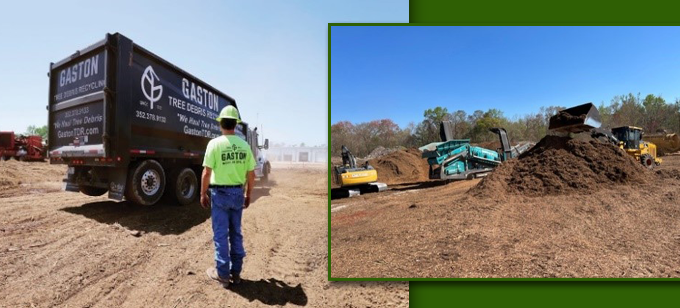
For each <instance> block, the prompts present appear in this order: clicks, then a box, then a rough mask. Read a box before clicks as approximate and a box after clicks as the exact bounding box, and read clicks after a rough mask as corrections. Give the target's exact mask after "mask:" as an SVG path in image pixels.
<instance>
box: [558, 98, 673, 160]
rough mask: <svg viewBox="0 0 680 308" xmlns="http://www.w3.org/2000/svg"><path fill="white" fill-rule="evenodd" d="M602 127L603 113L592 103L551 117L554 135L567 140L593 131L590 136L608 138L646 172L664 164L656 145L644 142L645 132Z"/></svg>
mask: <svg viewBox="0 0 680 308" xmlns="http://www.w3.org/2000/svg"><path fill="white" fill-rule="evenodd" d="M600 126H601V120H600V112H599V111H598V110H597V108H596V107H595V105H593V104H592V103H586V104H583V105H578V106H576V107H571V108H568V109H564V110H562V111H560V112H559V113H558V114H556V115H554V116H552V117H550V122H549V125H548V131H549V132H550V133H551V134H553V135H557V136H564V137H566V136H569V135H570V134H577V133H582V132H588V131H590V132H591V136H593V137H596V138H599V137H605V138H606V140H608V141H609V142H612V143H613V144H614V145H616V146H618V147H619V148H621V150H623V151H625V152H626V153H627V154H628V155H630V156H632V157H633V158H635V160H637V161H639V162H640V163H641V164H642V165H643V166H645V167H647V168H653V167H654V166H655V165H657V166H658V165H659V164H661V159H660V158H658V157H657V153H656V145H655V144H653V143H651V142H646V141H642V135H643V131H642V128H640V127H635V126H621V127H616V128H614V129H612V130H611V131H607V130H604V129H601V128H600Z"/></svg>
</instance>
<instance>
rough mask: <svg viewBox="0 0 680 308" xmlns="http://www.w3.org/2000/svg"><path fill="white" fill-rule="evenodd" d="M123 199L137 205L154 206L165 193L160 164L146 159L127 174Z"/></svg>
mask: <svg viewBox="0 0 680 308" xmlns="http://www.w3.org/2000/svg"><path fill="white" fill-rule="evenodd" d="M126 186H127V187H126V188H125V190H126V193H125V197H126V198H127V199H128V200H130V201H132V202H134V203H137V204H139V205H154V204H156V202H158V200H160V199H161V197H162V196H163V192H164V191H165V171H164V170H163V167H162V166H161V164H159V163H158V162H157V161H155V160H153V159H147V160H145V161H142V162H140V163H138V164H136V165H134V166H132V168H131V170H130V171H129V172H128V178H127V185H126Z"/></svg>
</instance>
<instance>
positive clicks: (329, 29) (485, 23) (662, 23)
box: [328, 13, 680, 282]
mask: <svg viewBox="0 0 680 308" xmlns="http://www.w3.org/2000/svg"><path fill="white" fill-rule="evenodd" d="M412 14H413V13H412ZM482 25H483V26H578V25H581V26H617V25H618V26H620V25H627V26H631V25H653V26H677V25H680V23H678V22H659V23H649V22H632V23H630V22H626V23H621V22H602V23H593V22H576V23H573V22H553V23H550V22H542V23H536V22H533V23H532V22H445V23H329V24H328V147H329V150H328V280H329V281H590V282H595V281H636V282H641V281H680V278H417V277H411V278H337V277H332V276H331V256H332V255H331V180H332V179H331V174H332V172H331V169H332V162H331V151H330V148H331V28H332V27H342V26H482Z"/></svg>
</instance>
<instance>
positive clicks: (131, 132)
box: [47, 33, 268, 205]
mask: <svg viewBox="0 0 680 308" xmlns="http://www.w3.org/2000/svg"><path fill="white" fill-rule="evenodd" d="M48 76H49V83H50V84H49V103H48V106H47V109H48V128H49V138H48V145H47V149H48V153H49V157H50V163H52V164H68V171H67V174H66V178H65V179H64V189H65V190H67V191H74V192H82V193H84V194H86V195H90V196H101V195H103V194H105V193H108V197H109V198H111V199H115V200H122V199H123V198H125V199H126V200H129V201H132V202H134V203H137V204H141V205H152V204H155V203H157V202H158V201H159V200H160V198H161V197H162V196H163V194H164V193H166V194H169V195H170V196H172V197H174V198H175V199H176V200H177V201H178V203H179V204H182V205H186V204H189V203H191V202H192V201H193V200H195V198H196V196H197V195H198V193H199V188H200V186H199V177H198V176H197V175H198V174H200V172H201V169H202V167H201V165H202V162H203V155H204V152H205V148H206V145H207V144H208V141H210V139H212V138H215V137H218V136H219V135H221V131H220V127H219V123H218V122H217V121H216V120H215V119H216V118H217V116H218V114H219V112H220V110H221V109H222V108H224V107H226V106H228V105H232V106H234V107H237V106H236V101H235V100H234V99H233V98H232V97H230V96H229V95H227V94H224V93H223V92H221V91H219V90H217V89H216V88H214V87H212V86H210V85H209V84H207V83H205V82H203V81H202V80H200V79H198V78H197V77H195V76H193V75H191V74H189V73H187V72H186V71H184V70H182V69H180V68H179V67H177V66H175V65H173V64H172V63H170V62H168V61H166V60H164V59H162V58H161V57H159V56H157V55H155V54H154V53H152V52H150V51H148V50H146V49H144V48H143V47H141V46H139V45H137V44H136V43H134V42H133V41H132V40H130V39H129V38H127V37H125V36H123V35H122V34H120V33H115V34H107V35H106V36H105V38H104V39H103V40H101V41H99V42H97V43H95V44H93V45H91V46H89V47H87V48H85V49H82V50H78V51H76V52H75V53H74V54H72V55H71V56H70V57H67V58H66V59H63V60H61V61H59V62H57V63H50V68H49V73H48ZM239 129H240V130H242V132H241V133H240V134H241V135H243V136H242V137H244V138H245V139H246V140H247V139H248V136H247V135H248V134H247V133H243V132H247V131H248V130H249V129H248V127H247V124H245V123H244V124H243V125H241V126H240V127H239ZM255 139H256V138H255ZM247 141H248V142H249V143H251V142H253V140H252V138H251V140H247ZM255 142H256V140H255ZM251 144H252V143H251ZM265 145H268V142H266V141H265Z"/></svg>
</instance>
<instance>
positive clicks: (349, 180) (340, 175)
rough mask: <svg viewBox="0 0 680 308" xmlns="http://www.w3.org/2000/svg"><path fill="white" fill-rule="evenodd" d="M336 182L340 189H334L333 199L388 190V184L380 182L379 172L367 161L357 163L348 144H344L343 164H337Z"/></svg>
mask: <svg viewBox="0 0 680 308" xmlns="http://www.w3.org/2000/svg"><path fill="white" fill-rule="evenodd" d="M334 169H335V170H334V171H335V177H334V180H335V183H336V184H338V185H340V188H339V189H335V190H333V191H332V196H331V198H332V199H335V198H345V197H354V196H358V195H360V194H362V193H369V192H381V191H384V190H387V184H385V183H378V182H377V181H378V172H377V171H376V170H375V169H374V168H373V166H371V165H370V164H369V163H368V162H366V163H365V164H364V165H363V166H358V165H357V160H356V157H354V155H352V152H350V151H349V149H348V148H347V147H346V146H344V145H343V146H342V165H341V166H335V168H334Z"/></svg>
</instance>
